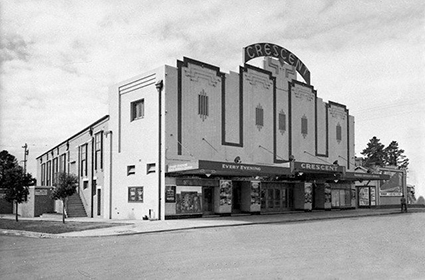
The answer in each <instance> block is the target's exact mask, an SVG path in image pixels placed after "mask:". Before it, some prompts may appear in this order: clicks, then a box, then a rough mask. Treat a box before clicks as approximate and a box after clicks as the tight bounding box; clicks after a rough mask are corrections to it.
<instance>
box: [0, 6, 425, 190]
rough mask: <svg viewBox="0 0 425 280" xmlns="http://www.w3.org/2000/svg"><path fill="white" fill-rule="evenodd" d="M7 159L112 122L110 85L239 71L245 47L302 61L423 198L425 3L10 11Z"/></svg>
mask: <svg viewBox="0 0 425 280" xmlns="http://www.w3.org/2000/svg"><path fill="white" fill-rule="evenodd" d="M0 13H1V14H0V16H1V18H0V23H1V24H0V26H1V27H0V28H1V29H0V35H1V37H0V61H1V68H0V78H1V80H0V82H1V83H0V150H3V149H5V150H8V151H9V152H10V153H12V154H14V155H15V156H16V157H17V158H18V159H19V160H22V159H23V148H22V146H23V145H24V144H25V143H28V146H29V150H30V155H29V159H28V160H29V161H28V171H29V172H32V173H33V175H34V176H35V174H36V173H35V172H36V161H35V158H36V157H37V156H39V155H40V154H42V153H43V152H44V151H46V150H48V149H50V148H52V147H53V146H55V145H56V144H58V143H59V142H62V141H64V140H65V139H67V138H68V137H70V136H72V135H73V134H75V133H77V132H78V131H80V130H81V129H83V128H85V127H86V126H88V125H89V124H90V123H92V122H94V121H96V120H98V119H99V118H101V117H102V116H104V115H107V114H108V86H110V85H112V84H114V83H117V82H119V81H121V80H124V79H127V78H130V77H132V76H134V75H137V74H140V73H142V72H145V71H147V70H150V69H153V68H156V67H158V66H161V65H163V64H168V65H172V66H176V60H177V59H182V58H183V56H187V57H190V58H193V59H197V60H201V61H204V62H207V63H210V64H213V65H216V66H219V67H220V68H221V70H222V71H223V72H228V71H237V70H238V67H239V65H241V63H242V48H243V47H244V46H247V45H250V44H252V43H257V42H271V43H275V44H277V45H280V46H282V47H284V48H286V49H288V50H290V51H292V52H293V53H294V54H296V55H297V56H298V57H299V58H300V59H301V60H302V61H303V62H304V63H305V64H306V65H307V67H308V68H309V70H310V72H311V83H312V85H314V87H315V89H316V90H317V92H318V95H319V97H321V98H323V99H324V100H325V101H329V100H331V101H335V102H338V103H342V104H345V105H346V106H347V107H348V109H349V110H350V114H351V115H354V116H355V120H356V143H355V144H356V153H357V155H358V156H360V152H361V151H362V150H363V149H364V148H365V147H366V145H367V143H368V142H369V139H371V138H372V137H373V136H376V137H377V138H379V139H380V140H381V142H382V144H384V145H385V146H387V145H388V144H389V143H390V142H391V141H393V140H395V141H397V142H398V143H399V147H400V148H402V149H404V150H405V155H406V156H407V157H408V158H409V159H410V166H409V174H408V183H409V184H413V185H416V188H417V193H419V194H420V195H423V196H425V140H424V139H425V121H424V119H425V113H424V112H425V92H424V88H425V78H424V77H425V38H424V36H425V1H423V0H417V1H415V0H413V1H407V0H405V1H401V0H400V1H396V0H395V1H378V0H376V1H373V0H372V1H332V0H321V1H319V0H311V1H306V0H303V1H298V0H297V1H289V0H288V1H284V0H277V1H260V0H258V1H225V0H223V1H221V0H218V1H158V0H156V1H143V0H140V1H128V0H127V1H118V0H110V1H95V0H90V1H72V0H70V1H58V0H51V1H34V0H31V1H13V0H8V1H6V0H0Z"/></svg>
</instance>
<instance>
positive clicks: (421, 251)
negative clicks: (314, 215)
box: [0, 212, 425, 279]
mask: <svg viewBox="0 0 425 280" xmlns="http://www.w3.org/2000/svg"><path fill="white" fill-rule="evenodd" d="M424 233H425V213H423V212H421V213H409V214H405V215H386V216H369V217H358V218H355V217H354V218H346V219H331V220H319V221H310V222H304V223H285V224H280V223H277V224H273V223H272V224H257V225H246V226H238V227H214V228H200V229H187V230H182V231H170V232H160V233H158V232H156V233H150V234H142V235H124V236H107V237H91V238H28V237H24V236H5V235H4V236H0V249H1V254H0V265H1V267H0V271H1V278H2V279H425V266H424V265H423V260H424V259H425V235H424Z"/></svg>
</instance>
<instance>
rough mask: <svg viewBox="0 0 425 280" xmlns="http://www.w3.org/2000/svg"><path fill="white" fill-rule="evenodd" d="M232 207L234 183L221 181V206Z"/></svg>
mask: <svg viewBox="0 0 425 280" xmlns="http://www.w3.org/2000/svg"><path fill="white" fill-rule="evenodd" d="M226 204H227V205H232V181H230V180H221V181H220V205H226Z"/></svg>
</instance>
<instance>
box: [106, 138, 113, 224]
mask: <svg viewBox="0 0 425 280" xmlns="http://www.w3.org/2000/svg"><path fill="white" fill-rule="evenodd" d="M106 136H109V219H110V220H111V219H112V130H109V131H108V132H106Z"/></svg>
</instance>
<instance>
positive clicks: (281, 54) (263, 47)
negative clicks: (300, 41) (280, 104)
mask: <svg viewBox="0 0 425 280" xmlns="http://www.w3.org/2000/svg"><path fill="white" fill-rule="evenodd" d="M261 56H272V57H276V58H278V59H279V60H280V61H284V62H286V63H287V64H289V65H292V66H294V67H295V70H297V72H298V73H299V74H300V75H301V77H303V79H304V81H305V82H306V83H307V84H310V71H309V70H308V68H307V66H305V64H304V63H303V62H302V61H301V60H300V59H299V58H298V57H297V56H296V55H295V54H293V53H291V52H290V51H288V50H287V49H285V48H282V47H281V46H278V45H275V44H271V43H256V44H252V45H249V46H246V47H245V48H244V63H246V62H248V61H250V60H251V59H253V58H256V57H261Z"/></svg>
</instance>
